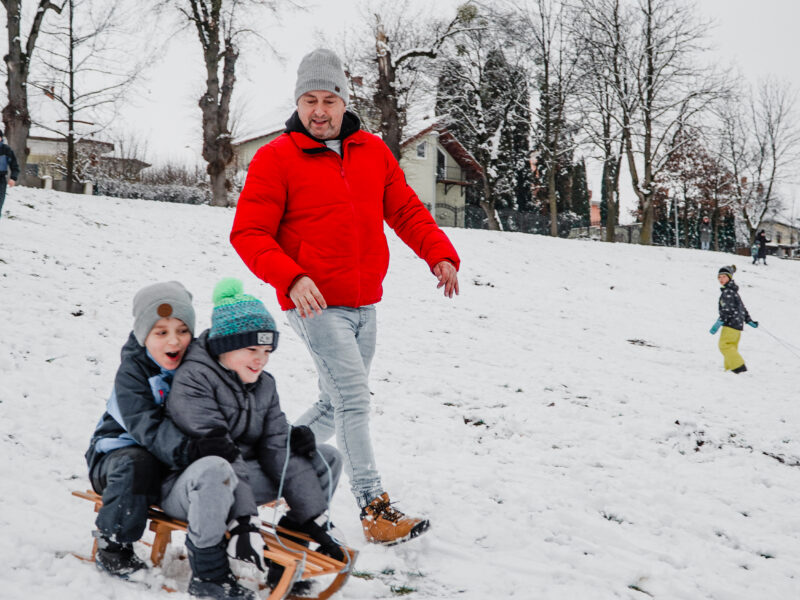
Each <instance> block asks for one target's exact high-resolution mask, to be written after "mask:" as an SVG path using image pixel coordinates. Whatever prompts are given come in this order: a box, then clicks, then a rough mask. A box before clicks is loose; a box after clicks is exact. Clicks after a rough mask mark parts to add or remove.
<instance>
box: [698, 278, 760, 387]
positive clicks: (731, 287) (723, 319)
mask: <svg viewBox="0 0 800 600" xmlns="http://www.w3.org/2000/svg"><path fill="white" fill-rule="evenodd" d="M735 272H736V265H730V266H724V267H722V268H721V269H720V270H719V273H717V280H718V281H719V284H720V286H721V287H722V289H721V290H720V291H721V293H720V296H719V319H717V322H716V323H714V324H713V325H712V326H711V329H710V330H709V333H711V334H715V333H717V330H719V328H720V327H722V333H720V334H719V351H720V352H722V356H723V357H725V370H726V371H732V372H733V373H737V374H738V373H744V372H745V371H747V367H746V366H745V364H744V359H743V358H742V355H741V354H739V339H740V338H741V337H742V328H743V327H744V325H745V324H747V325H750V327H758V321H753V319H751V318H750V314H749V313H748V312H747V309H746V308H745V307H744V302H742V299H741V298H740V297H739V286H737V285H736V283H734V281H733V274H734V273H735Z"/></svg>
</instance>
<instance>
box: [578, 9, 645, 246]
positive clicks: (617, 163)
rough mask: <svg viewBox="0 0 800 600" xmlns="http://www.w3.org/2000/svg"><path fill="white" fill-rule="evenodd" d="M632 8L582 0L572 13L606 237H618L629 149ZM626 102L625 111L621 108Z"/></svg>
mask: <svg viewBox="0 0 800 600" xmlns="http://www.w3.org/2000/svg"><path fill="white" fill-rule="evenodd" d="M626 12H627V14H629V11H625V10H624V8H623V7H622V6H621V1H620V0H583V4H582V6H581V7H580V10H577V11H575V12H574V19H572V23H573V30H572V31H573V33H572V37H573V39H574V40H575V45H576V48H577V49H578V51H579V52H580V73H581V75H580V78H581V83H580V85H579V87H578V105H579V112H580V115H581V125H582V127H581V133H582V134H583V136H584V138H585V139H584V140H583V141H584V142H588V144H590V145H591V146H594V147H595V148H596V149H597V150H598V153H599V156H598V158H599V160H600V161H601V162H602V165H603V173H602V184H601V194H602V199H603V200H604V201H605V206H606V217H605V225H606V237H605V239H606V241H607V242H614V241H615V239H616V235H615V227H616V225H617V224H618V223H619V179H620V172H621V166H622V156H623V154H624V151H625V147H624V144H623V136H622V131H623V129H624V128H625V127H626V124H627V126H629V123H627V121H626V118H627V119H629V116H630V115H631V114H632V113H633V106H632V103H633V102H635V99H634V97H633V96H632V94H631V93H630V90H631V82H630V76H629V72H628V69H627V62H625V61H623V47H622V43H623V40H624V39H626V37H627V35H628V33H627V32H628V28H629V25H630V24H629V22H628V21H629V20H628V18H627V15H626ZM623 102H625V106H626V107H627V110H625V109H624V107H623Z"/></svg>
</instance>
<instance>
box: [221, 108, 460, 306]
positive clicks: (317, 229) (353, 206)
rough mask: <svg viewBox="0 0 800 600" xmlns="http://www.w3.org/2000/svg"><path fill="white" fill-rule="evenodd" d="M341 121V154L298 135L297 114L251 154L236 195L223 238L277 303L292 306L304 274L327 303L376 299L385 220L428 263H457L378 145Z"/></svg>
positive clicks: (383, 262)
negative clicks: (272, 292)
mask: <svg viewBox="0 0 800 600" xmlns="http://www.w3.org/2000/svg"><path fill="white" fill-rule="evenodd" d="M345 120H346V123H345V124H344V125H343V128H344V127H347V126H349V127H350V128H351V129H352V130H353V133H352V134H350V135H348V136H347V137H345V139H344V140H343V141H342V151H343V155H344V158H341V157H340V156H339V155H338V154H337V153H336V152H334V151H333V150H330V149H329V148H327V147H326V146H325V145H324V144H321V143H320V142H318V141H316V140H314V139H313V138H311V137H309V136H308V135H306V134H305V133H303V131H304V130H303V128H302V125H299V119H297V115H296V114H295V115H294V116H293V117H292V119H290V120H289V121H288V122H287V129H288V133H285V134H283V135H281V136H279V137H278V138H276V139H275V140H273V141H272V142H270V143H269V144H267V145H266V146H263V147H262V148H261V149H259V151H258V152H257V153H256V155H255V157H254V158H253V161H252V162H251V163H250V168H249V170H248V172H247V180H246V181H245V185H244V189H242V193H241V195H240V196H239V203H238V206H237V208H236V216H235V218H234V222H233V229H232V230H231V236H230V240H231V244H233V247H234V248H235V249H236V251H237V252H238V253H239V256H241V257H242V260H244V262H245V264H246V265H247V266H248V267H249V268H250V270H251V271H253V273H255V274H256V276H257V277H259V278H260V279H262V280H263V281H266V282H267V283H269V284H270V285H272V286H273V287H274V288H275V290H276V292H277V295H278V302H279V303H280V305H281V308H282V309H283V310H289V309H291V308H294V307H295V306H294V303H293V302H292V301H291V299H290V298H289V288H290V287H291V285H292V284H293V283H294V282H295V281H296V280H297V279H298V278H299V277H300V276H302V275H308V276H309V277H311V279H312V280H313V281H314V283H315V284H316V285H317V287H318V288H319V290H320V292H322V295H323V296H324V298H325V301H326V302H327V304H328V305H329V306H350V307H358V306H364V305H367V304H374V303H376V302H378V301H379V300H380V299H381V296H382V293H383V286H382V284H383V278H384V277H385V276H386V271H387V269H388V267H389V247H388V245H387V243H386V236H385V235H384V232H383V221H384V219H385V220H386V222H387V223H388V224H389V226H390V227H391V228H392V229H394V231H395V232H396V233H397V235H398V236H400V238H401V239H402V240H403V241H404V242H405V243H406V244H408V246H409V247H410V248H411V249H412V250H413V251H414V252H416V254H417V255H418V256H419V257H420V258H422V259H424V260H425V261H426V262H427V263H428V265H429V267H430V268H431V269H433V267H434V266H435V265H436V264H437V263H439V262H441V261H443V260H448V261H450V262H452V263H453V264H454V265H455V266H456V268H458V266H459V258H458V254H457V253H456V251H455V248H453V245H452V244H451V243H450V240H449V239H448V238H447V236H446V235H445V234H444V232H443V231H442V230H441V229H439V227H438V226H437V225H436V222H435V221H434V220H433V217H431V214H430V213H429V212H428V210H427V209H426V208H425V207H424V206H423V204H422V203H421V202H420V200H419V198H417V195H416V194H415V193H414V190H412V189H411V188H410V187H409V186H408V184H407V183H406V180H405V175H404V174H403V171H402V170H401V169H400V166H399V165H398V164H397V161H396V160H395V158H394V156H392V154H391V152H390V151H389V148H388V147H387V146H386V144H384V143H383V141H382V140H381V139H380V138H378V137H376V136H374V135H372V134H370V133H367V132H365V131H362V130H360V129H358V119H357V118H356V117H355V116H354V115H351V114H350V113H346V114H345ZM353 125H355V127H353ZM345 130H346V129H345Z"/></svg>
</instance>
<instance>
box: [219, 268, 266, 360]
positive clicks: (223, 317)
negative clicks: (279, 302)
mask: <svg viewBox="0 0 800 600" xmlns="http://www.w3.org/2000/svg"><path fill="white" fill-rule="evenodd" d="M213 300H214V310H213V312H212V313H211V330H210V331H209V333H208V349H209V350H210V351H211V353H212V354H214V355H215V356H219V355H220V354H223V353H225V352H231V351H233V350H239V349H240V348H248V347H250V346H271V350H270V351H271V352H274V351H275V349H276V348H277V347H278V328H277V327H276V326H275V320H274V319H273V318H272V315H270V314H269V311H268V310H267V308H266V307H265V306H264V303H263V302H261V300H259V299H258V298H256V297H254V296H251V295H249V294H245V293H244V286H243V285H242V282H241V281H240V280H238V279H235V278H233V277H226V278H225V279H223V280H222V281H220V282H219V283H218V284H217V285H216V287H215V288H214V295H213Z"/></svg>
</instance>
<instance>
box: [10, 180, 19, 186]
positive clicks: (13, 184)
mask: <svg viewBox="0 0 800 600" xmlns="http://www.w3.org/2000/svg"><path fill="white" fill-rule="evenodd" d="M15 185H17V182H16V181H15V180H13V179H9V180H8V187H14V186H15Z"/></svg>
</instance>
